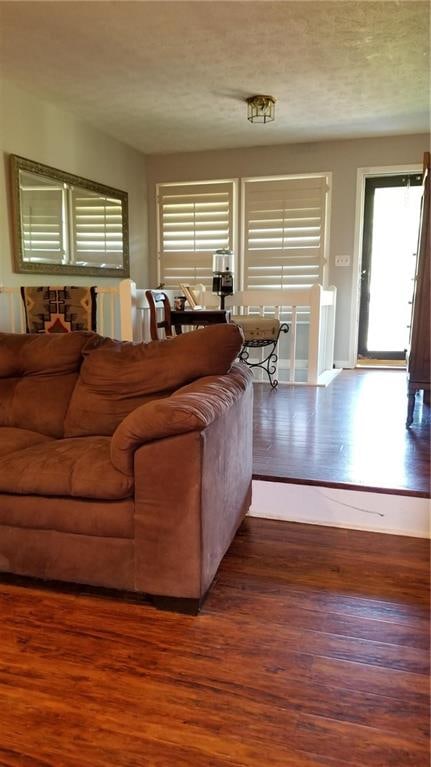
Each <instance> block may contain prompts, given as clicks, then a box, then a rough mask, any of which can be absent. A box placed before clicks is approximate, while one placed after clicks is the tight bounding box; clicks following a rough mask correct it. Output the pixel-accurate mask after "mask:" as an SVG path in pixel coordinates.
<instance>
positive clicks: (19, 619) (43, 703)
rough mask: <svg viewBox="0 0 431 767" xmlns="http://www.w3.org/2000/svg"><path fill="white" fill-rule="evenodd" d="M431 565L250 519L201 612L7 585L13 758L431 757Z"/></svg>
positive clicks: (15, 761) (235, 765)
mask: <svg viewBox="0 0 431 767" xmlns="http://www.w3.org/2000/svg"><path fill="white" fill-rule="evenodd" d="M428 563H429V546H428V542H427V541H425V540H423V539H414V538H398V537H395V536H392V535H386V536H385V535H377V534H374V533H362V532H357V531H352V530H339V529H331V528H319V527H314V526H309V525H298V524H293V523H286V522H274V521H271V520H258V519H248V520H247V521H246V522H245V523H244V525H243V527H242V529H241V531H240V532H239V534H238V535H237V537H236V539H235V541H234V543H233V545H232V547H231V549H230V551H229V552H228V554H227V556H226V557H225V559H224V561H223V563H222V566H221V568H220V571H219V573H218V576H217V581H216V583H215V584H214V586H213V588H212V590H211V592H210V595H209V597H208V599H207V602H206V603H205V606H204V608H203V612H202V613H201V615H200V616H198V617H190V616H184V615H183V616H181V615H175V614H169V613H162V612H158V611H157V610H155V609H154V608H153V607H151V606H147V605H145V604H144V605H136V604H128V603H127V602H124V601H119V600H114V599H108V598H97V597H94V596H91V597H90V596H86V595H78V596H77V595H73V594H67V593H60V592H54V591H52V590H51V591H50V590H44V589H37V588H22V587H18V586H13V585H7V584H0V636H1V653H0V765H1V767H322V766H323V765H325V766H326V767H349V766H352V767H401V766H402V767H428V764H429V753H428V676H427V675H428V672H429V666H428V663H429V656H428V645H429V633H428V607H427V606H428V583H429V564H428Z"/></svg>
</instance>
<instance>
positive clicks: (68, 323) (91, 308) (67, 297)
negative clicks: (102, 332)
mask: <svg viewBox="0 0 431 767" xmlns="http://www.w3.org/2000/svg"><path fill="white" fill-rule="evenodd" d="M21 295H22V299H23V301H24V307H25V321H26V330H27V333H70V332H71V331H72V330H96V288H81V287H71V286H64V287H51V288H50V287H44V288H36V287H25V288H24V287H23V288H21Z"/></svg>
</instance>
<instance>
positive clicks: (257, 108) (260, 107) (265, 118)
mask: <svg viewBox="0 0 431 767" xmlns="http://www.w3.org/2000/svg"><path fill="white" fill-rule="evenodd" d="M246 101H247V105H248V107H247V118H248V119H249V120H250V122H251V123H270V122H272V121H273V119H274V116H275V98H274V96H262V95H260V96H250V97H249V98H248V99H246Z"/></svg>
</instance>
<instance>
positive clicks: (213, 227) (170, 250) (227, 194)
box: [158, 181, 234, 288]
mask: <svg viewBox="0 0 431 767" xmlns="http://www.w3.org/2000/svg"><path fill="white" fill-rule="evenodd" d="M233 188H234V185H233V182H232V181H227V182H217V183H213V184H184V185H181V184H179V185H171V184H160V186H159V196H158V203H159V238H160V239H159V242H160V252H159V256H160V278H161V280H162V282H164V283H165V284H166V287H167V288H174V287H177V286H178V285H179V283H180V282H184V283H186V284H194V283H203V284H204V285H205V286H206V287H207V288H208V287H210V286H211V281H212V255H213V253H214V251H215V250H217V249H218V248H232V232H233V226H232V215H233V211H232V208H233Z"/></svg>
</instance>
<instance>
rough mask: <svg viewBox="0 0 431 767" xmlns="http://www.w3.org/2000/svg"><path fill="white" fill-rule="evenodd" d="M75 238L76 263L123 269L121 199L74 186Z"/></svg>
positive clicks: (73, 222) (73, 233) (73, 236)
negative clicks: (103, 195)
mask: <svg viewBox="0 0 431 767" xmlns="http://www.w3.org/2000/svg"><path fill="white" fill-rule="evenodd" d="M71 192H72V240H73V253H74V263H75V264H76V265H83V264H93V265H94V266H100V265H102V264H103V266H109V267H110V268H112V269H116V268H118V269H120V268H121V267H122V263H123V220H122V206H121V200H116V199H112V198H109V197H102V196H101V195H100V194H98V193H97V194H96V193H93V192H90V191H88V189H79V188H78V187H73V188H72V190H71Z"/></svg>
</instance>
